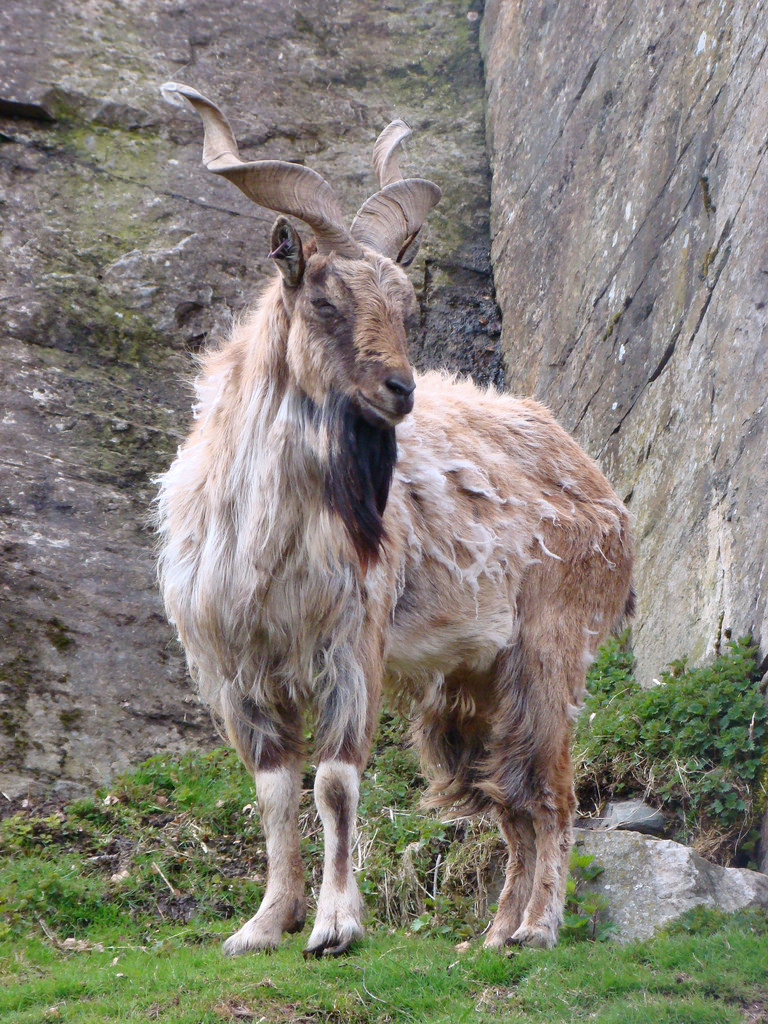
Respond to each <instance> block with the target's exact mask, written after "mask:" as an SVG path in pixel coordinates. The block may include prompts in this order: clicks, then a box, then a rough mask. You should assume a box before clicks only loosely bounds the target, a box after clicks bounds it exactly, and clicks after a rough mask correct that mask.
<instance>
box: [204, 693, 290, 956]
mask: <svg viewBox="0 0 768 1024" xmlns="http://www.w3.org/2000/svg"><path fill="white" fill-rule="evenodd" d="M227 697H228V700H227V702H226V703H225V704H224V707H223V713H224V724H225V726H226V729H227V734H228V736H229V738H230V740H231V741H232V743H233V745H234V746H235V748H236V750H237V752H238V754H239V755H240V757H241V759H242V761H243V763H244V764H245V766H246V768H247V769H248V770H249V771H250V772H252V773H253V778H254V782H255V783H256V801H257V803H258V806H259V812H260V816H261V827H262V829H263V830H264V837H265V839H266V845H267V886H266V889H265V891H264V897H263V899H262V901H261V906H260V907H259V909H258V912H257V913H256V914H255V915H254V916H253V917H252V918H251V919H250V921H247V922H246V923H245V924H244V925H243V927H242V928H240V930H239V931H236V932H235V934H234V935H232V936H231V937H230V938H229V939H227V941H226V942H225V943H224V952H225V953H227V954H229V955H234V954H237V953H247V952H248V951H249V950H252V949H253V950H258V949H274V948H275V947H276V946H277V945H278V944H279V942H280V939H281V938H282V935H283V933H284V932H296V931H300V930H301V928H302V927H303V926H304V919H305V917H306V913H307V911H306V902H305V898H304V868H303V865H302V863H301V854H300V852H299V798H300V796H301V765H302V757H301V749H302V734H301V715H300V713H299V711H298V709H297V708H296V707H295V706H293V705H291V706H286V707H285V708H282V709H280V712H279V713H275V711H274V710H272V711H268V710H265V709H264V708H262V707H260V706H259V705H258V704H256V703H254V702H253V701H252V700H250V699H249V698H248V697H246V696H244V695H242V694H240V693H239V692H238V691H236V690H232V691H230V692H229V693H228V694H227Z"/></svg>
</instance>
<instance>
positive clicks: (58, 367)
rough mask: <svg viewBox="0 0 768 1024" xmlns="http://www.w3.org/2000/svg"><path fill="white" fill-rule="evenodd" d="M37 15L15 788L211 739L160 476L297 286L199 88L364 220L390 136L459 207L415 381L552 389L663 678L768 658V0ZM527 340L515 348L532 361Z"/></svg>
mask: <svg viewBox="0 0 768 1024" xmlns="http://www.w3.org/2000/svg"><path fill="white" fill-rule="evenodd" d="M480 12H481V5H480V2H479V0H478V2H477V3H474V2H471V0H461V2H459V0H413V2H406V0H393V2H392V3H388V4H387V5H375V4H367V3H365V2H364V0H331V2H324V3H321V2H319V0H308V2H298V0H293V2H291V0H281V2H278V0H242V2H240V3H239V4H237V5H221V4H217V3H214V2H213V0H188V2H183V3H182V0H163V2H162V3H161V2H159V0H135V2H132V3H131V4H120V3H118V2H117V0H89V2H88V3H85V4H83V3H79V4H77V3H75V2H74V0H64V2H62V3H60V4H58V5H56V6H54V7H51V5H49V4H45V3H43V0H27V2H24V3H22V2H21V0H10V2H9V3H6V4H5V5H4V7H3V9H2V11H0V182H1V183H2V186H1V190H0V303H2V306H1V308H2V312H3V317H2V323H1V324H0V338H1V339H2V360H3V374H2V378H1V379H0V393H2V401H3V411H2V414H1V415H0V541H1V544H2V546H1V547H0V628H2V635H3V641H2V646H1V647H0V790H2V791H4V792H6V793H8V794H9V795H18V794H22V793H25V792H26V791H27V790H28V789H29V788H35V787H37V788H43V789H50V788H51V787H59V788H62V789H65V790H72V789H77V788H78V787H81V786H90V785H91V784H92V783H93V782H98V781H102V780H104V779H107V778H109V777H111V776H112V775H114V773H115V772H116V771H118V770H120V769H122V768H123V767H125V766H127V765H129V764H132V763H135V762H136V761H137V760H139V759H140V758H143V757H145V756H146V755H148V754H150V753H152V752H153V751H154V750H157V749H167V748H169V747H184V746H186V745H188V744H190V743H200V742H208V741H209V739H210V738H211V737H212V732H211V729H210V726H209V724H208V721H207V717H206V715H205V713H204V712H202V711H201V709H200V708H199V706H198V705H197V704H196V702H195V701H194V699H193V697H192V696H191V694H190V691H189V687H188V684H187V682H186V673H185V669H184V665H183V660H182V658H181V656H180V652H179V651H178V649H177V647H176V646H175V643H174V640H173V637H172V634H171V631H170V630H169V629H168V627H167V625H166V624H165V621H164V617H163V614H162V610H161V607H160V603H159V600H158V598H157V595H156V588H155V582H154V568H153V557H152V537H151V532H150V530H149V528H148V526H147V511H148V509H149V507H150V505H151V501H152V496H153V493H154V486H153V484H152V477H153V475H154V474H156V473H158V472H160V471H162V470H163V469H164V468H165V467H166V466H167V465H168V463H169V461H170V459H171V458H172V456H173V452H174V450H175V448H176V445H177V444H178V442H179V439H180V438H181V437H182V436H183V434H184V431H185V429H186V425H187V423H188V420H189V404H190V399H189V394H188V391H187V389H186V386H185V384H184V380H185V378H188V377H189V376H190V375H191V374H192V373H193V361H194V354H195V352H197V351H198V350H199V349H200V347H201V346H202V345H203V344H204V343H205V339H206V338H207V337H208V336H214V337H215V336H217V335H219V334H221V332H222V331H224V330H226V327H227V324H228V322H229V320H230V318H231V316H232V315H237V313H239V312H240V311H241V310H242V309H243V308H244V307H245V305H246V304H247V303H248V302H249V300H250V299H252V297H253V296H254V294H255V293H256V292H257V291H258V289H259V287H260V286H261V284H262V283H263V281H264V279H265V277H266V276H267V275H268V274H269V273H271V267H270V266H269V265H268V262H267V260H266V259H265V258H264V255H265V253H266V251H267V244H266V243H267V237H268V230H269V224H270V222H271V219H272V218H271V217H270V215H269V214H268V213H266V212H265V211H262V210H260V209H258V208H257V207H255V206H253V205H252V204H249V203H248V201H247V200H245V199H244V197H242V196H241V195H240V194H239V193H238V192H237V191H236V190H235V189H234V188H232V187H231V186H228V185H227V183H226V182H222V181H220V180H218V179H215V178H214V177H213V176H211V175H206V174H205V173H204V172H203V171H202V169H201V167H200V126H199V123H198V122H197V120H196V119H195V117H194V116H193V115H191V114H190V115H189V116H185V115H184V114H183V113H181V112H179V111H176V110H173V109H171V108H168V107H167V106H165V105H164V104H162V102H161V100H160V97H159V92H158V87H159V85H160V83H162V82H163V81H165V80H168V79H176V80H180V81H185V82H187V83H189V84H190V85H194V86H195V87H197V88H198V89H200V90H202V91H203V92H206V93H208V94H209V95H211V96H212V97H213V98H215V99H216V100H217V101H219V102H220V103H221V105H222V106H223V107H224V109H225V110H226V111H227V113H228V114H229V115H230V116H231V120H232V122H233V124H234V127H235V130H236V133H237V135H238V137H239V139H240V141H241V144H242V151H243V152H244V153H245V154H247V155H249V156H254V157H256V156H259V157H276V158H288V159H301V160H304V161H305V162H306V163H307V164H309V165H310V166H312V167H314V168H316V169H317V170H319V171H320V172H321V173H323V174H324V175H325V176H326V177H327V178H328V179H329V180H330V181H331V182H332V183H333V185H334V187H335V188H336V189H337V191H338V193H339V195H340V198H341V201H342V205H343V207H344V208H345V210H346V211H347V213H348V214H349V215H350V216H351V215H352V214H353V213H354V211H355V210H356V209H357V207H358V206H359V204H360V202H361V201H362V199H363V198H364V197H365V196H366V195H368V194H369V192H370V191H372V190H373V188H374V181H373V178H372V175H371V171H370V147H371V143H372V141H373V139H374V137H375V135H376V133H377V132H378V130H379V129H380V128H381V127H382V126H383V125H384V124H385V123H386V122H387V121H388V120H389V119H390V118H391V117H393V116H395V115H400V116H404V117H406V118H407V119H408V120H409V121H410V122H411V123H412V124H413V126H414V128H415V136H414V140H413V143H412V144H411V146H410V149H409V155H408V162H407V164H406V167H407V168H409V169H412V170H413V172H414V173H417V174H418V173H423V174H425V175H427V176H429V177H431V178H433V179H434V180H435V181H437V182H438V183H439V184H440V185H441V186H442V187H443V190H444V198H443V201H442V203H441V204H440V206H439V207H438V208H437V210H436V211H435V213H434V214H433V216H432V217H431V218H430V227H429V232H428V235H427V238H426V240H425V244H424V246H423V249H422V253H421V255H420V257H419V260H418V262H417V263H416V264H415V266H414V268H413V270H412V273H413V277H414V281H415V283H416V286H417V289H418V292H419V297H420V301H421V309H422V326H421V331H420V336H419V338H418V339H415V344H414V352H413V355H414V361H415V362H416V364H417V365H421V366H424V365H436V364H438V365H447V366H449V367H452V368H454V369H457V370H459V371H462V372H472V373H474V374H475V375H476V376H477V377H478V378H479V379H481V380H483V381H490V380H492V381H495V382H496V383H503V380H502V378H503V376H504V374H506V383H507V386H508V387H510V388H511V389H512V390H514V391H518V392H527V393H533V394H536V395H537V396H538V397H540V398H542V399H543V400H544V401H546V402H547V403H548V404H549V405H550V406H551V407H552V408H553V409H554V411H555V412H556V413H557V415H558V416H559V418H560V419H561V421H562V422H563V423H564V424H565V426H566V427H568V428H569V429H570V430H572V431H574V432H575V434H576V436H577V437H578V438H579V440H580V441H581V442H582V443H583V444H584V446H585V447H586V448H587V449H588V450H589V451H590V452H591V453H592V454H593V455H595V456H596V457H597V458H598V459H599V460H600V462H601V464H602V466H603V468H604V469H605V470H606V472H607V474H608V475H609V477H610V478H611V479H612V480H613V481H614V483H615V485H616V487H617V489H618V490H619V492H620V493H621V494H622V496H623V497H624V498H625V499H626V500H627V502H628V504H629V506H630V508H631V509H632V511H633V512H634V514H635V517H636V522H637V539H638V549H639V550H638V569H637V583H638V589H639V596H640V602H639V616H638V618H637V620H636V624H635V641H636V650H637V654H638V657H639V660H640V669H641V674H642V675H643V676H644V677H645V678H647V679H650V678H651V677H652V676H653V675H654V674H655V673H657V672H658V671H659V670H660V669H661V668H662V667H663V666H664V664H665V663H666V662H667V661H668V660H669V659H670V658H673V657H677V656H679V655H680V654H681V653H684V652H689V653H690V654H691V655H692V657H693V658H694V659H697V658H703V657H706V656H707V654H709V653H711V652H712V651H713V650H715V649H717V647H718V646H719V645H721V644H722V643H723V642H724V640H725V639H726V638H727V636H728V634H729V633H732V634H733V635H737V634H739V633H742V632H745V631H747V630H751V631H752V632H753V633H754V635H755V636H756V637H757V639H758V640H759V641H760V642H761V645H762V647H763V650H764V651H765V650H766V648H767V647H768V620H767V619H766V616H767V614H768V612H767V609H766V596H765V590H764V587H763V577H764V574H765V560H766V557H765V556H766V550H767V549H768V517H766V514H765V513H766V509H765V504H766V498H765V481H766V478H767V476H768V473H767V470H768V465H766V462H767V461H768V455H767V454H766V440H767V437H766V433H767V432H768V426H767V424H766V412H765V394H766V381H767V380H768V373H767V372H766V336H765V332H766V308H765V303H766V290H767V289H768V276H767V275H768V251H766V250H767V249H768V220H766V218H765V215H764V210H763V206H764V201H765V196H766V194H768V193H767V191H766V189H767V188H768V180H767V178H766V175H767V173H768V171H767V169H766V162H765V160H764V159H763V157H764V153H765V127H764V111H765V110H766V109H768V102H767V101H768V77H767V75H766V72H768V56H767V54H766V46H765V31H764V27H765V25H766V11H765V5H764V4H751V5H746V4H744V3H734V4H723V5H721V4H719V3H714V2H710V3H703V4H698V5H690V4H684V3H674V4H672V3H660V2H658V0H657V2H654V3H651V4H641V3H639V0H634V2H629V0H619V2H617V3H614V4H609V3H607V2H605V0H596V2H589V3H588V2H586V0H569V2H567V3H559V4H558V3H554V2H545V0H530V2H523V0H487V3H486V7H485V13H484V17H483V22H482V29H481V42H482V50H483V56H484V60H485V76H486V78H485V88H486V92H487V110H486V117H487V122H486V123H487V138H488V147H489V150H490V155H491V162H492V168H493V193H492V205H491V221H492V237H493V250H492V251H493V259H494V271H495V276H496V282H497V287H498V295H499V301H500V304H501V307H502V311H503V314H504V321H503V323H504V326H503V332H502V336H501V349H500V341H499V336H498V335H499V325H498V322H497V314H496V307H495V303H494V296H493V290H492V282H491V276H490V258H489V249H490V236H489V214H488V199H489V189H490V171H489V169H488V165H487V159H486V152H485V136H484V130H483V116H484V110H483V69H482V66H481V62H480V54H479V47H478V29H479V28H480V18H479V15H480ZM500 352H503V358H502V357H501V355H500Z"/></svg>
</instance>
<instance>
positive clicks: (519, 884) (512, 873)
mask: <svg viewBox="0 0 768 1024" xmlns="http://www.w3.org/2000/svg"><path fill="white" fill-rule="evenodd" d="M499 828H500V829H501V833H502V835H503V836H504V839H505V840H506V842H507V867H506V872H505V877H504V886H503V888H502V890H501V895H500V896H499V908H498V910H497V911H496V916H495V918H494V920H493V924H492V925H491V928H490V931H489V932H488V935H487V936H486V938H485V945H486V946H487V947H489V948H490V949H502V948H503V947H504V946H506V945H507V943H508V942H509V941H510V940H511V938H512V936H513V935H514V934H515V932H516V931H517V929H518V928H519V927H520V924H521V922H522V920H523V913H524V911H525V908H526V906H527V905H528V901H529V899H530V897H531V891H532V889H533V877H534V873H535V870H536V836H535V833H534V829H533V821H532V820H531V816H530V815H529V814H526V813H524V812H521V813H519V814H518V813H515V812H511V811H509V812H508V811H504V812H502V813H501V814H500V816H499Z"/></svg>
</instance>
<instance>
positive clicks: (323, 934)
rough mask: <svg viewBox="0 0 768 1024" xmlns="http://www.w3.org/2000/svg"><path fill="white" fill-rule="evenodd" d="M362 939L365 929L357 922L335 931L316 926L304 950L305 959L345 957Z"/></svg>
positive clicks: (349, 923)
mask: <svg viewBox="0 0 768 1024" xmlns="http://www.w3.org/2000/svg"><path fill="white" fill-rule="evenodd" d="M362 937H363V929H362V926H361V925H359V924H358V923H357V921H351V922H348V923H347V924H345V925H342V926H341V927H339V928H333V929H327V928H322V929H318V927H317V925H315V928H314V930H313V932H312V934H311V935H310V937H309V942H308V943H307V945H306V948H305V949H304V957H305V959H307V960H309V959H311V958H313V957H314V958H318V959H319V958H320V957H321V956H343V954H344V953H346V952H347V951H348V950H349V949H350V947H351V946H352V945H353V944H354V943H355V942H357V941H358V939H361V938H362Z"/></svg>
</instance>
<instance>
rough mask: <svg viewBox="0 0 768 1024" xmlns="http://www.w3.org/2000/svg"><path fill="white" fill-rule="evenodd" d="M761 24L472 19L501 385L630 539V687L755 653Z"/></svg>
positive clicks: (764, 350)
mask: <svg viewBox="0 0 768 1024" xmlns="http://www.w3.org/2000/svg"><path fill="white" fill-rule="evenodd" d="M767 19H768V15H767V12H766V7H765V4H763V3H757V4H755V3H742V2H735V3H727V4H721V3H715V2H714V0H712V2H705V3H699V4H686V3H682V2H676V3H669V2H660V0H654V2H651V3H644V2H640V0H619V2H612V3H611V2H607V0H594V2H593V0H569V2H568V3H553V2H551V0H530V2H522V0H521V2H515V0H488V2H487V4H486V9H485V17H484V20H483V27H482V45H483V51H484V56H485V62H486V75H487V83H486V86H487V94H488V109H487V119H488V139H489V147H490V153H491V162H492V168H493V198H492V234H493V249H492V255H493V263H494V273H495V279H496V285H497V289H498V297H499V303H500V306H501V309H502V314H503V323H504V327H503V334H502V348H503V352H504V360H505V366H506V369H507V380H508V385H509V386H510V387H511V388H512V389H514V390H520V391H524V392H528V393H533V394H536V395H537V396H539V397H540V398H542V399H543V400H544V401H546V402H547V403H548V404H549V405H550V406H551V407H552V409H553V410H554V412H555V413H556V414H557V416H558V417H559V419H560V420H561V421H562V422H563V424H564V425H565V426H566V427H567V428H568V429H569V430H571V431H573V432H574V433H575V435H576V437H577V438H578V439H579V440H580V441H581V442H582V444H583V445H584V446H585V447H586V448H587V450H588V451H589V452H590V453H591V454H592V455H594V456H595V457H596V458H598V459H599V461H600V463H601V465H602V466H603V468H604V470H605V471H606V472H607V474H608V476H609V478H610V479H611V480H612V481H613V482H614V485H615V486H616V487H617V489H618V490H619V493H620V494H621V495H622V497H624V499H625V500H626V502H627V503H628V505H629V507H630V509H631V510H632V512H633V513H634V515H635V518H636V534H637V541H638V559H637V587H638V592H639V614H638V617H637V621H636V624H635V629H634V642H635V650H636V653H637V657H638V661H639V672H640V676H641V677H642V678H644V679H645V680H646V681H650V679H651V678H652V676H653V675H654V673H657V672H658V671H659V669H660V668H662V667H663V666H664V665H665V663H667V662H668V661H669V660H670V659H672V658H676V657H679V656H680V655H681V654H683V653H689V654H690V655H691V657H692V660H699V659H703V658H705V657H706V656H708V655H711V654H712V653H713V651H715V650H717V649H718V648H719V646H720V645H721V644H722V643H723V642H724V640H725V639H726V638H727V637H728V636H729V635H733V636H736V635H740V634H743V633H745V632H747V631H751V632H752V633H753V635H754V637H755V638H756V639H757V640H758V641H759V643H760V645H761V648H762V650H763V653H766V651H768V603H767V600H768V592H767V591H766V588H765V577H766V556H767V555H768V515H766V512H767V511H768V508H767V500H766V480H767V479H768V418H767V417H766V396H767V393H768V365H767V362H766V360H767V358H768V330H767V326H768V311H767V310H766V303H767V302H768V219H767V218H766V216H765V210H766V203H767V202H768V161H766V159H765V153H766V129H765V111H766V109H768V51H767V48H766V33H765V28H766V24H767V23H768V20H767Z"/></svg>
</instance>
